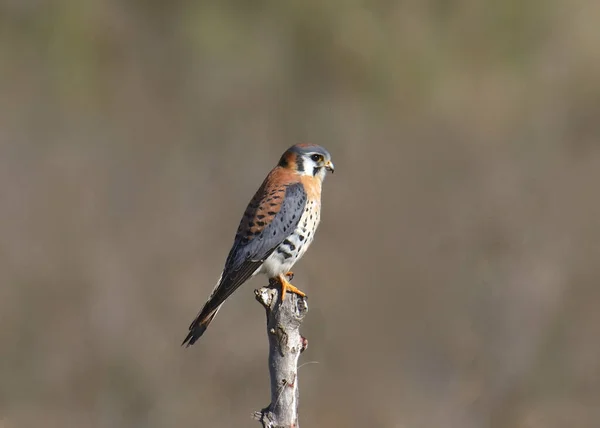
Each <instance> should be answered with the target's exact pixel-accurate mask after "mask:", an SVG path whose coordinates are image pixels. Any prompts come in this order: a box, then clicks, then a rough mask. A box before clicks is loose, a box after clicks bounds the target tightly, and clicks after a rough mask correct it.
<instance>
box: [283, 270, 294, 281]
mask: <svg viewBox="0 0 600 428" xmlns="http://www.w3.org/2000/svg"><path fill="white" fill-rule="evenodd" d="M285 276H287V277H288V281H291V280H292V279H294V272H292V271H289V272H288V273H286V274H285Z"/></svg>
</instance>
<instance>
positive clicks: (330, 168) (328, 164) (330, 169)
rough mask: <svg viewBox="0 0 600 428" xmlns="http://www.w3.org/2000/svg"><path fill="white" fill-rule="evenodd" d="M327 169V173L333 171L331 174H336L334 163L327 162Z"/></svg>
mask: <svg viewBox="0 0 600 428" xmlns="http://www.w3.org/2000/svg"><path fill="white" fill-rule="evenodd" d="M325 169H326V170H327V171H331V173H332V174H333V172H334V169H335V167H334V166H333V162H331V161H327V162H326V163H325Z"/></svg>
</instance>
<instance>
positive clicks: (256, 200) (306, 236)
mask: <svg viewBox="0 0 600 428" xmlns="http://www.w3.org/2000/svg"><path fill="white" fill-rule="evenodd" d="M327 172H331V173H333V172H334V165H333V162H332V161H331V155H330V154H329V152H328V151H327V150H326V149H324V148H323V147H321V146H319V145H316V144H296V145H294V146H292V147H290V148H289V149H287V150H286V151H285V152H284V153H283V155H282V156H281V158H280V159H279V162H278V163H277V165H276V166H275V167H274V168H273V169H272V170H271V172H269V174H268V175H267V177H266V178H265V179H264V181H263V182H262V184H261V186H260V187H259V188H258V190H257V191H256V193H255V194H254V197H253V198H252V199H251V200H250V203H249V204H248V206H247V208H246V210H245V212H244V215H243V216H242V219H241V221H240V224H239V227H238V229H237V232H236V234H235V238H234V241H233V246H232V247H231V250H230V251H229V255H228V256H227V259H226V261H225V266H224V268H223V272H222V273H221V276H220V278H219V281H218V282H217V285H216V286H215V287H214V289H213V291H212V293H211V294H210V296H209V298H208V300H207V301H206V303H205V304H204V306H203V307H202V310H201V311H200V312H199V313H198V315H197V316H196V318H195V319H194V321H192V323H191V324H190V326H189V332H188V334H187V336H186V338H185V339H184V341H183V343H182V344H181V345H182V346H183V345H186V347H189V346H191V345H193V344H194V343H195V342H196V341H197V340H198V339H199V338H200V337H201V336H202V335H203V334H204V332H205V331H206V329H207V327H208V326H209V324H210V323H211V322H212V320H213V319H214V318H215V316H216V315H217V313H218V312H219V309H221V306H222V305H223V303H224V302H225V300H226V299H227V298H228V297H229V296H231V294H232V293H233V292H234V291H235V290H236V289H238V288H239V287H240V286H241V285H242V284H243V283H245V282H246V281H247V280H248V279H250V278H251V277H253V276H255V275H257V274H265V275H267V277H268V278H269V279H270V280H275V281H276V282H277V283H278V284H279V285H281V299H282V300H283V299H285V295H286V292H288V291H289V292H291V293H295V294H297V295H299V296H302V297H305V296H306V294H305V293H304V292H303V291H301V290H299V289H298V288H296V287H295V286H293V285H292V284H291V283H290V282H289V280H291V278H293V273H292V272H291V271H290V269H291V268H292V266H294V264H295V263H296V262H297V261H298V260H300V258H301V257H302V256H303V255H304V253H305V252H306V250H307V249H308V247H309V246H310V244H311V243H312V241H313V239H314V237H315V232H316V230H317V227H318V225H319V222H320V218H321V188H322V184H323V181H324V179H325V176H326V175H327ZM288 278H289V280H288Z"/></svg>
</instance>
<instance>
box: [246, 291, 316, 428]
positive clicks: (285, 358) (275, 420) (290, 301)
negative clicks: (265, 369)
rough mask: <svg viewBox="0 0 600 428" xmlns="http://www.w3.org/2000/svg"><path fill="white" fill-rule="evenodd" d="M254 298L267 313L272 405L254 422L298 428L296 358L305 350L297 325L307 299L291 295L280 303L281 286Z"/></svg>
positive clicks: (267, 427)
mask: <svg viewBox="0 0 600 428" xmlns="http://www.w3.org/2000/svg"><path fill="white" fill-rule="evenodd" d="M254 294H255V295H256V300H258V301H259V303H261V304H262V305H263V307H264V308H265V310H266V312H267V336H268V338H269V374H270V377H271V403H270V404H269V405H268V406H267V407H266V408H264V409H262V410H261V411H258V412H255V413H254V418H255V419H257V420H258V421H259V422H260V423H261V424H262V426H263V428H292V427H293V428H298V427H299V424H298V397H299V391H298V358H299V357H300V354H301V353H302V352H303V351H304V350H305V349H306V346H307V340H306V339H305V338H304V337H302V336H301V335H300V325H301V324H302V320H303V319H304V317H305V316H306V313H307V312H308V304H307V302H306V298H303V297H300V296H298V295H297V294H294V293H290V292H287V293H286V295H285V300H284V301H283V302H282V301H281V297H280V296H281V286H280V285H279V284H277V283H274V282H270V283H269V287H263V288H261V289H259V290H255V291H254Z"/></svg>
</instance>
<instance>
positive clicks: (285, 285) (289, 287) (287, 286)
mask: <svg viewBox="0 0 600 428" xmlns="http://www.w3.org/2000/svg"><path fill="white" fill-rule="evenodd" d="M292 275H293V274H292ZM286 276H287V274H286ZM278 279H279V283H280V284H281V301H282V302H283V300H284V299H285V293H286V292H288V291H289V292H290V293H294V294H297V295H298V296H300V297H306V293H304V292H303V291H301V290H299V289H298V288H296V287H294V286H293V285H292V284H290V283H289V282H288V280H287V279H285V276H283V275H279V277H278Z"/></svg>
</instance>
